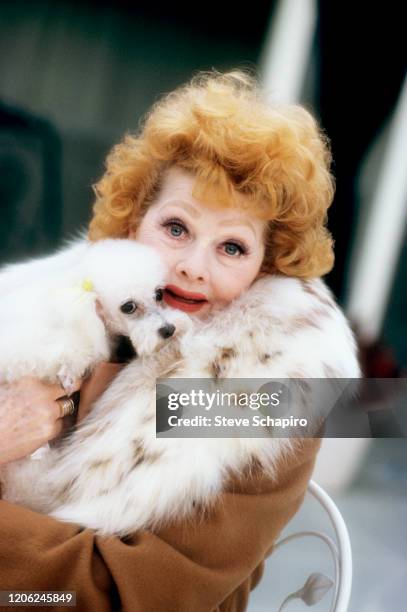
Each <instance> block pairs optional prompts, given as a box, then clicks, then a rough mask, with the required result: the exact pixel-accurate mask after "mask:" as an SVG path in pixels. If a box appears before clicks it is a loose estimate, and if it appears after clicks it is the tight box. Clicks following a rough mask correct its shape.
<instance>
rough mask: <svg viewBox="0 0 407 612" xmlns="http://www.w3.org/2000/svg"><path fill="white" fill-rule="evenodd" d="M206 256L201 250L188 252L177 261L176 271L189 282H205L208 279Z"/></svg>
mask: <svg viewBox="0 0 407 612" xmlns="http://www.w3.org/2000/svg"><path fill="white" fill-rule="evenodd" d="M205 260H206V257H205V254H204V253H201V252H197V251H196V252H189V253H188V254H184V256H183V257H182V258H181V259H180V260H179V261H178V262H177V264H176V266H175V271H176V273H177V274H178V275H179V276H181V277H182V278H184V279H188V280H189V281H190V282H194V281H195V282H196V281H200V282H202V281H203V282H205V281H207V280H208V270H207V262H206V261H205Z"/></svg>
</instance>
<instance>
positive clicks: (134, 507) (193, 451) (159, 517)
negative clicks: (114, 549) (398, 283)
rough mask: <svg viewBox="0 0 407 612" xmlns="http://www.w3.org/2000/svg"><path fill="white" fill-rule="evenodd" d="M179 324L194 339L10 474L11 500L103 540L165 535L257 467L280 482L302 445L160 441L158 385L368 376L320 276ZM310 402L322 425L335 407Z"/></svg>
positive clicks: (276, 286)
mask: <svg viewBox="0 0 407 612" xmlns="http://www.w3.org/2000/svg"><path fill="white" fill-rule="evenodd" d="M74 248H76V247H74ZM62 263H63V258H62ZM31 265H32V264H31ZM59 265H60V264H59ZM43 272H44V269H42V270H41V274H43ZM19 274H21V277H23V276H24V274H23V270H21V271H19ZM145 280H146V282H149V277H148V278H146V279H145ZM0 281H1V279H0ZM153 284H154V283H153ZM167 311H168V310H164V312H167ZM178 316H180V317H181V319H180V320H181V327H182V317H184V323H185V325H184V328H183V333H182V334H179V335H178V336H175V337H174V338H172V339H170V340H169V341H168V342H167V343H165V344H164V345H162V346H161V347H158V350H155V351H153V352H150V353H148V351H147V352H145V353H144V355H141V356H140V357H139V358H137V359H135V360H134V361H132V362H131V363H130V364H129V365H127V366H126V367H125V368H124V370H123V371H122V372H121V373H120V374H119V375H118V377H117V378H116V379H115V380H114V382H113V383H112V384H111V386H110V387H109V389H108V390H107V391H106V392H105V393H104V394H103V396H102V397H101V398H100V399H99V400H98V401H97V402H96V404H95V406H94V408H93V410H92V411H91V413H90V414H89V415H88V416H87V418H86V419H85V420H84V421H83V422H82V423H81V424H80V425H79V427H78V428H77V430H76V431H75V432H74V433H73V434H72V435H71V437H70V438H68V439H67V440H66V441H65V443H64V444H63V446H62V447H61V448H57V449H53V450H52V451H51V452H50V453H47V454H46V455H45V456H44V458H43V459H42V460H39V461H31V462H28V461H24V460H23V461H16V462H13V463H11V464H9V465H8V466H7V470H6V471H5V473H4V474H3V488H4V497H5V499H8V500H10V501H14V502H16V503H20V504H22V505H26V506H28V507H30V508H32V509H34V510H37V511H40V512H46V513H49V514H51V515H52V516H54V517H57V518H59V519H61V520H65V521H72V522H76V523H79V524H81V525H84V526H87V527H91V528H93V529H96V530H97V531H98V532H99V533H101V534H119V535H125V534H128V533H131V532H134V531H135V530H136V529H139V528H149V529H155V528H158V527H159V526H161V525H162V524H163V523H166V522H168V521H171V520H173V519H180V518H183V517H186V516H188V515H190V514H191V513H193V512H194V511H195V510H194V509H195V508H196V507H202V506H205V505H206V504H210V503H211V502H213V501H214V500H215V499H216V496H217V495H218V494H219V493H220V491H221V490H222V487H223V485H224V483H225V481H226V479H227V478H228V476H229V475H231V474H232V473H235V474H236V473H237V474H238V473H240V472H241V471H242V470H244V469H246V468H247V467H248V466H250V465H251V462H252V461H253V460H257V461H258V462H260V464H261V465H262V466H263V469H264V470H265V471H267V473H268V474H270V475H271V476H274V475H275V473H276V466H277V462H278V461H279V460H280V459H281V457H282V456H283V455H284V453H289V452H292V450H293V447H294V445H293V444H292V442H291V441H290V440H289V439H287V438H270V437H263V438H228V439H208V438H198V439H171V438H156V436H155V384H156V379H157V378H158V377H164V376H169V377H171V376H172V377H177V378H178V377H179V378H181V377H182V378H190V377H193V378H207V377H213V376H215V377H219V378H227V377H228V378H241V379H244V378H262V379H270V378H279V379H280V378H296V379H297V378H356V377H359V376H360V370H359V365H358V362H357V358H356V345H355V341H354V338H353V335H352V333H351V331H350V329H349V326H348V324H347V322H346V319H345V317H344V316H343V314H342V312H341V311H340V309H339V308H338V307H337V305H336V304H335V303H334V300H333V297H332V295H331V293H330V291H329V290H328V288H327V287H326V286H325V285H324V283H323V282H322V281H321V280H320V279H312V280H309V281H301V280H299V279H296V278H288V277H278V276H267V277H264V278H261V279H259V280H257V281H256V282H255V283H254V284H253V285H252V287H251V288H250V289H249V290H247V291H246V292H245V293H244V294H243V295H242V296H241V297H240V298H238V299H236V300H235V301H233V302H232V303H231V304H230V305H229V306H228V307H226V308H224V309H223V310H220V311H218V312H215V313H214V314H213V316H212V317H211V318H210V319H209V320H208V321H206V322H199V321H197V320H196V319H192V318H191V319H190V318H189V317H187V315H183V313H178ZM146 333H147V334H148V333H151V330H148V329H147V328H146ZM302 391H304V390H303V389H302ZM305 402H306V411H307V416H308V417H310V418H311V420H312V417H313V416H316V415H318V413H323V412H324V410H325V409H326V407H324V406H321V405H319V406H318V405H317V404H318V398H316V397H315V396H312V394H309V395H308V396H307V393H306V392H305ZM315 402H316V403H315Z"/></svg>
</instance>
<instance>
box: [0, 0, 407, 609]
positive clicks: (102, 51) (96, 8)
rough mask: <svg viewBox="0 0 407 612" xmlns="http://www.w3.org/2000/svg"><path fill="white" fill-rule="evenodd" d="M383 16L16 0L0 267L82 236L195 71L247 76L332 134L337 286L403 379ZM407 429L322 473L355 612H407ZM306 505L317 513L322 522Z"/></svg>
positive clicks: (7, 62) (363, 331)
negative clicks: (342, 527)
mask: <svg viewBox="0 0 407 612" xmlns="http://www.w3.org/2000/svg"><path fill="white" fill-rule="evenodd" d="M373 4H374V6H372V3H366V2H359V3H352V4H350V3H344V2H339V1H338V2H335V1H333V2H332V1H329V0H320V1H319V2H318V1H317V0H279V1H270V0H269V1H267V0H257V1H256V2H252V3H250V4H249V5H246V6H244V5H243V6H241V5H237V4H235V6H233V7H231V6H229V5H228V4H227V3H224V6H223V5H222V3H219V2H214V1H213V0H207V2H205V3H204V4H196V3H191V4H190V5H185V3H183V2H171V3H169V2H164V1H161V0H156V1H154V2H150V3H136V2H131V1H125V0H116V1H115V2H109V1H106V0H105V1H103V0H99V1H98V2H92V1H90V0H82V1H81V2H74V1H72V0H59V1H58V2H51V1H50V0H31V1H24V0H12V1H10V0H3V1H2V2H1V5H0V264H3V263H6V262H9V261H15V260H17V259H22V258H24V257H27V256H33V255H37V254H40V253H45V252H50V251H52V250H53V249H55V248H56V247H57V246H58V245H60V244H61V242H62V241H63V240H64V239H65V238H69V237H72V236H73V235H76V234H77V233H78V231H79V230H80V229H82V228H84V227H86V225H87V222H88V220H89V218H90V212H91V205H92V202H93V194H92V189H91V185H92V183H94V182H95V181H96V180H97V179H98V178H99V177H100V175H101V174H102V173H103V170H104V166H103V162H104V159H105V157H106V155H107V153H108V151H109V149H110V148H111V146H112V145H113V144H114V143H116V142H118V141H119V140H120V139H121V138H122V137H123V135H124V133H125V132H127V131H135V130H136V129H137V126H138V124H139V121H140V119H141V118H142V117H143V114H144V113H145V112H146V111H147V110H148V108H149V107H150V106H151V104H152V103H153V102H154V101H155V100H156V99H157V98H158V97H160V96H161V95H162V94H164V93H167V92H169V91H171V90H172V89H173V88H174V87H176V86H177V85H180V84H182V83H184V82H185V81H187V80H189V79H190V77H191V76H192V75H193V74H194V73H195V72H197V71H198V70H207V69H211V68H216V69H218V70H227V69H231V68H236V67H239V68H248V69H250V70H253V71H255V72H256V73H257V74H258V75H260V77H261V79H262V82H263V85H264V89H265V91H266V93H267V95H268V96H269V97H270V100H271V101H272V100H273V99H274V100H276V101H280V100H283V101H284V100H285V101H289V102H300V103H302V104H305V105H306V106H307V107H308V108H309V109H310V110H311V111H312V112H313V113H314V114H315V115H316V116H317V117H318V118H319V120H320V122H321V124H322V126H323V128H324V129H325V131H326V132H327V134H328V136H329V138H330V140H331V145H332V151H333V157H334V166H333V171H334V174H335V176H336V182H337V191H336V196H335V200H334V204H333V206H332V207H331V209H330V215H329V227H330V230H331V232H332V234H333V236H334V239H335V250H336V265H335V268H334V270H333V272H332V273H331V274H330V275H328V277H327V278H326V281H327V282H328V284H329V285H330V287H331V288H332V290H333V291H334V292H335V294H336V297H337V299H338V300H339V302H340V303H341V305H342V306H343V307H344V309H345V311H346V313H347V315H348V316H349V318H350V320H351V322H352V325H353V327H354V329H355V331H356V332H357V335H358V339H359V343H360V355H361V360H362V362H363V366H364V373H365V375H366V376H370V377H392V378H396V377H401V376H403V377H404V376H405V375H406V371H407V341H406V339H407V317H406V312H407V287H406V267H407V243H406V216H407V215H406V211H407V148H406V146H405V143H406V142H407V90H406V84H405V54H404V53H403V49H402V46H401V45H402V43H401V41H402V40H403V33H402V27H403V26H402V24H403V23H404V22H403V19H402V11H403V9H402V3H396V2H388V3H386V4H383V3H373ZM406 433H407V432H405V431H400V430H399V429H397V428H395V429H393V430H392V429H391V428H390V429H389V428H387V429H384V430H383V431H382V435H381V437H380V438H376V439H373V440H348V439H342V440H336V441H335V440H334V441H329V440H328V441H324V448H323V452H321V455H320V458H319V460H318V465H317V470H316V475H315V478H316V480H318V481H319V482H321V484H323V485H324V486H325V487H326V488H327V490H328V491H329V492H331V493H332V494H333V495H334V498H335V501H336V502H337V503H338V505H339V507H340V508H341V510H342V511H343V513H344V516H345V519H346V521H347V524H348V527H349V529H350V532H351V538H352V542H353V546H354V554H355V582H354V592H353V600H352V602H353V607H352V606H351V610H357V611H358V612H365V611H366V612H376V611H377V612H381V611H383V612H398V611H399V610H400V611H401V610H402V609H404V607H403V606H402V599H401V594H402V591H403V589H402V586H404V584H405V581H406V579H407V569H406V566H407V565H406V561H407V552H406V537H407V536H406V531H405V527H404V524H405V517H406V514H407V513H406V511H407V477H406V473H407V472H406V468H407V453H406V444H405V439H403V438H402V437H398V436H405V435H406ZM379 435H380V432H379ZM387 436H390V437H387ZM306 508H307V505H305V506H304V512H305V515H304V519H308V518H309V516H311V514H312V512H311V514H310V513H309V514H308V515H307V510H306ZM296 520H302V519H301V518H299V519H296ZM301 551H302V555H301V554H297V553H298V551H297V552H296V551H295V550H294V551H291V556H289V558H288V560H287V564H288V565H287V566H284V561H283V559H280V561H278V562H276V561H275V560H274V558H272V559H271V560H270V580H269V576H268V575H267V579H265V580H264V581H263V583H261V585H260V586H259V587H258V589H256V591H255V593H254V596H253V603H252V608H251V609H253V612H255V611H256V610H258V611H260V610H266V609H267V610H268V609H272V608H271V607H270V606H271V603H272V602H274V599H273V597H274V593H275V590H274V587H273V585H276V584H277V583H278V587H279V588H282V591H284V588H285V582H284V577H285V576H286V574H287V572H288V573H289V569H288V568H291V567H294V565H295V562H296V564H297V566H298V568H299V571H303V570H304V571H306V570H305V569H304V568H303V565H305V564H306V557H307V555H308V553H309V554H311V552H312V551H313V547H311V549H310V547H308V549H307V551H306V552H307V555H305V556H304V549H303V548H302V549H301ZM296 558H297V561H296ZM272 562H273V563H274V566H273V567H272V568H271V564H272ZM286 567H287V572H286V569H285V568H286ZM307 575H308V574H307ZM273 577H274V578H273ZM373 583H374V587H373ZM298 586H300V584H298ZM287 588H288V587H287ZM287 592H288V591H286V593H287ZM275 601H277V599H276V600H275ZM280 601H281V599H280ZM386 602H387V603H386ZM321 605H322V604H321ZM321 605H320V606H319V607H317V608H316V609H321V610H322V609H326V608H324V607H323V606H322V607H321ZM325 605H326V604H325ZM292 609H293V610H294V609H296V608H295V603H293V606H292ZM298 609H301V608H300V607H299V608H298Z"/></svg>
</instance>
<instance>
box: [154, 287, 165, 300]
mask: <svg viewBox="0 0 407 612" xmlns="http://www.w3.org/2000/svg"><path fill="white" fill-rule="evenodd" d="M163 295H164V294H163V290H162V289H156V291H155V299H156V301H157V302H161V300H162V299H163Z"/></svg>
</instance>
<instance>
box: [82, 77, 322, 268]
mask: <svg viewBox="0 0 407 612" xmlns="http://www.w3.org/2000/svg"><path fill="white" fill-rule="evenodd" d="M330 162H331V155H330V151H329V146H328V141H327V138H326V137H325V135H324V134H323V133H322V131H321V130H320V129H319V127H318V125H317V122H316V121H315V119H314V118H313V117H312V115H311V114H310V113H309V112H308V111H307V110H305V109H304V108H303V107H300V106H297V105H282V106H276V105H273V106H272V105H269V104H268V103H266V102H265V100H264V99H262V95H261V91H260V88H259V86H258V84H257V82H256V80H255V79H254V78H253V77H252V76H250V75H248V74H246V73H244V72H242V71H232V72H228V73H225V74H221V73H218V72H215V71H212V72H209V73H208V72H205V73H199V74H198V75H196V76H195V77H194V78H193V79H192V80H191V81H190V83H188V84H186V85H184V86H182V87H180V88H178V89H176V90H175V91H173V92H172V93H170V94H168V95H167V96H165V97H164V98H162V99H161V100H159V101H158V102H157V103H156V104H155V105H154V106H153V107H152V109H151V110H150V112H149V113H148V114H147V116H146V118H145V121H144V124H143V126H142V128H141V130H140V133H139V134H138V135H136V136H133V135H126V136H125V138H124V140H123V142H121V143H120V144H118V145H116V146H115V147H114V148H113V149H112V151H111V153H110V154H109V156H108V158H107V162H106V165H107V169H106V172H105V174H104V175H103V176H102V178H101V179H100V180H99V182H98V183H96V185H94V191H95V194H96V203H95V205H94V216H93V218H92V220H91V223H90V228H89V238H90V239H91V240H98V239H100V238H104V237H107V236H117V237H124V236H127V234H128V232H129V230H133V231H134V230H136V229H137V227H138V224H139V222H140V220H141V218H142V217H143V215H144V213H145V211H146V209H147V207H148V206H149V204H150V203H151V201H152V200H153V199H154V196H155V195H156V194H157V191H158V190H159V188H160V179H161V178H162V177H163V174H164V171H165V169H166V168H168V167H169V166H171V165H177V166H179V167H181V168H183V169H185V170H188V171H190V172H192V173H193V174H194V175H195V177H196V180H195V186H194V191H193V195H194V197H196V198H197V199H201V200H203V201H204V202H205V203H207V204H208V205H211V206H218V207H225V206H233V205H236V202H235V199H234V194H235V193H236V192H238V193H242V194H244V195H245V196H248V197H246V198H245V201H246V202H249V206H250V209H251V210H252V211H253V215H255V216H257V217H259V218H262V219H265V220H267V221H268V224H267V232H266V252H265V257H264V261H263V265H262V271H264V272H274V273H276V272H277V273H281V274H285V275H289V276H298V277H304V278H306V277H311V276H320V275H322V274H326V273H327V272H328V271H329V270H330V269H331V268H332V265H333V259H334V256H333V249H332V244H333V242H332V237H331V235H330V233H329V232H328V230H327V228H326V221H327V209H328V207H329V206H330V204H331V202H332V198H333V193H334V182H333V178H332V175H331V174H330V170H329V168H330ZM214 202H215V203H214Z"/></svg>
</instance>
